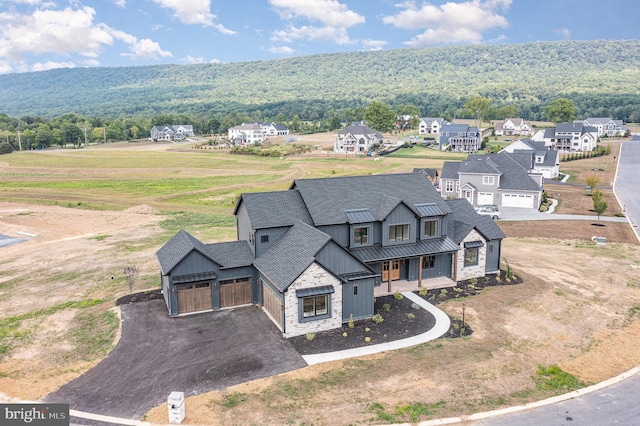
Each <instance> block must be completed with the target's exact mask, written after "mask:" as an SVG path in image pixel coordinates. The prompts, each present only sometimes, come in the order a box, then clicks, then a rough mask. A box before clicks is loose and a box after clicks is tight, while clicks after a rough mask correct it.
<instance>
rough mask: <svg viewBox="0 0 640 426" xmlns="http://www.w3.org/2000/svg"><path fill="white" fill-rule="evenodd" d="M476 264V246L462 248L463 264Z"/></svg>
mask: <svg viewBox="0 0 640 426" xmlns="http://www.w3.org/2000/svg"><path fill="white" fill-rule="evenodd" d="M477 264H478V248H477V247H474V248H468V249H465V250H464V266H473V265H477Z"/></svg>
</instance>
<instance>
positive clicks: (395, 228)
mask: <svg viewBox="0 0 640 426" xmlns="http://www.w3.org/2000/svg"><path fill="white" fill-rule="evenodd" d="M389 241H409V224H408V223H407V224H404V225H389Z"/></svg>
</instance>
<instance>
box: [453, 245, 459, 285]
mask: <svg viewBox="0 0 640 426" xmlns="http://www.w3.org/2000/svg"><path fill="white" fill-rule="evenodd" d="M453 280H454V281H458V252H455V253H453Z"/></svg>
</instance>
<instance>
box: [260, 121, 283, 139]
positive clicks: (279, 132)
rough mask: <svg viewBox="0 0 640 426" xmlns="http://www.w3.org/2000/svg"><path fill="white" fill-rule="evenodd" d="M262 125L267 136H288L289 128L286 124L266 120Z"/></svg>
mask: <svg viewBox="0 0 640 426" xmlns="http://www.w3.org/2000/svg"><path fill="white" fill-rule="evenodd" d="M261 126H262V132H263V133H264V134H265V135H266V136H286V135H288V134H289V129H288V128H287V126H285V125H284V124H276V123H273V122H265V123H262V124H261Z"/></svg>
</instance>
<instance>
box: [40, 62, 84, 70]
mask: <svg viewBox="0 0 640 426" xmlns="http://www.w3.org/2000/svg"><path fill="white" fill-rule="evenodd" d="M75 67H76V64H74V63H73V62H53V61H47V62H44V63H42V62H36V63H35V64H33V66H32V67H31V69H32V70H33V71H47V70H53V69H56V68H75Z"/></svg>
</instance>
